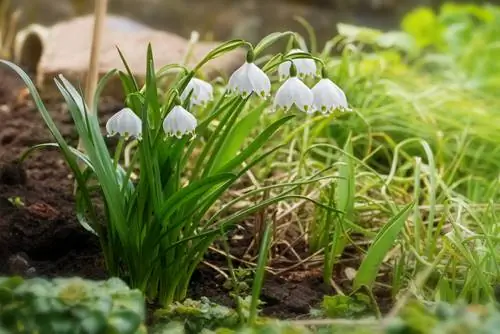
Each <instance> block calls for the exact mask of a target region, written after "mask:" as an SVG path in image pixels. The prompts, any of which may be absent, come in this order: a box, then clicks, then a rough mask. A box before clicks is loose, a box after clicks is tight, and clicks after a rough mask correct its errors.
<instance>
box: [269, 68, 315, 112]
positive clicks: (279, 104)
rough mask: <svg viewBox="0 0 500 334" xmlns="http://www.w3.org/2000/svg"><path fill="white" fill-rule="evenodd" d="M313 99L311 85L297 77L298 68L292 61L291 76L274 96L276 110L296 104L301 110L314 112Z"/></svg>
mask: <svg viewBox="0 0 500 334" xmlns="http://www.w3.org/2000/svg"><path fill="white" fill-rule="evenodd" d="M313 99H314V97H313V93H312V92H311V90H310V89H309V87H307V86H306V84H305V83H303V82H302V81H301V80H300V79H299V78H298V77H297V69H296V67H295V64H293V63H292V64H291V65H290V78H288V79H287V80H286V81H285V82H284V83H283V85H282V86H281V87H280V88H279V89H278V91H277V92H276V96H275V98H274V108H273V109H274V111H276V110H284V111H287V110H289V109H290V108H291V107H292V106H293V105H294V104H295V106H297V108H299V109H300V110H301V111H303V112H306V113H312V112H314V109H313Z"/></svg>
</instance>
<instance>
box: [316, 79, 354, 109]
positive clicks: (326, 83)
mask: <svg viewBox="0 0 500 334" xmlns="http://www.w3.org/2000/svg"><path fill="white" fill-rule="evenodd" d="M311 91H312V92H313V95H314V103H313V105H314V109H315V110H317V111H320V112H322V113H324V114H325V113H332V112H334V111H335V110H341V111H349V110H350V109H349V106H348V105H347V98H346V96H345V93H344V92H343V91H342V89H340V87H339V86H337V85H336V84H335V83H334V82H333V81H331V80H330V79H328V78H326V73H325V72H324V71H323V79H321V80H320V81H319V82H318V83H317V84H316V85H315V86H314V87H313V88H312V89H311Z"/></svg>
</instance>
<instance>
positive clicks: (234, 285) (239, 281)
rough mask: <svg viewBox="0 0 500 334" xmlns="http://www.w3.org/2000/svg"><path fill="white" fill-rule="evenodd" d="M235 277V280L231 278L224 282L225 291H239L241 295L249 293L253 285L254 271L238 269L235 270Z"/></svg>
mask: <svg viewBox="0 0 500 334" xmlns="http://www.w3.org/2000/svg"><path fill="white" fill-rule="evenodd" d="M234 276H235V278H234V279H233V278H232V277H229V278H228V279H227V280H226V281H225V282H224V285H223V287H224V289H226V290H230V291H238V292H239V293H246V292H248V291H249V290H250V286H251V285H252V271H251V270H249V269H246V268H236V269H235V270H234Z"/></svg>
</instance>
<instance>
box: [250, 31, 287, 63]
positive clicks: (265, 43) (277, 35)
mask: <svg viewBox="0 0 500 334" xmlns="http://www.w3.org/2000/svg"><path fill="white" fill-rule="evenodd" d="M294 34H295V33H294V32H291V31H286V32H273V33H271V34H269V35H267V36H266V37H264V38H263V39H262V40H261V41H260V42H259V44H257V45H256V46H255V48H254V50H253V51H254V55H255V56H256V57H257V55H258V54H259V53H261V52H262V51H264V50H265V49H266V48H268V47H269V46H271V45H272V44H274V43H275V42H277V41H278V40H280V39H282V38H285V37H288V36H291V35H294Z"/></svg>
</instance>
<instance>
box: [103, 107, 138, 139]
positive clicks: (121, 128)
mask: <svg viewBox="0 0 500 334" xmlns="http://www.w3.org/2000/svg"><path fill="white" fill-rule="evenodd" d="M106 131H107V132H108V135H109V136H113V135H115V134H116V133H118V134H120V136H123V137H136V138H139V137H140V136H141V133H142V121H141V119H140V118H139V116H137V115H136V114H135V113H134V112H133V111H132V109H130V108H123V109H122V110H120V111H119V112H117V113H116V114H114V115H113V116H111V117H110V119H108V122H107V123H106Z"/></svg>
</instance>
